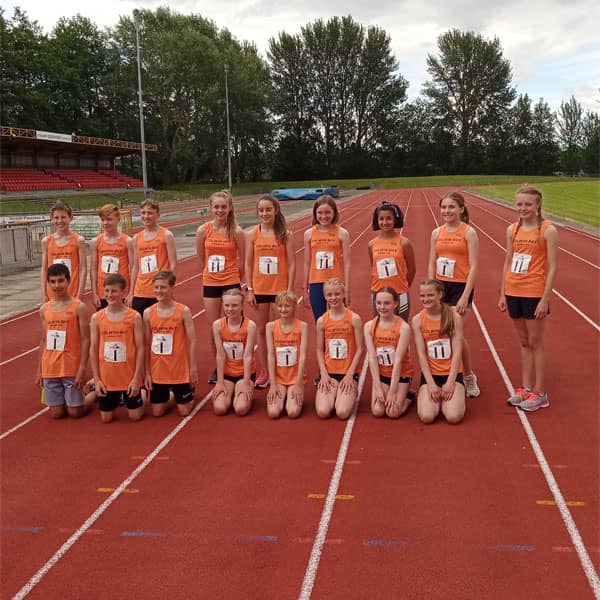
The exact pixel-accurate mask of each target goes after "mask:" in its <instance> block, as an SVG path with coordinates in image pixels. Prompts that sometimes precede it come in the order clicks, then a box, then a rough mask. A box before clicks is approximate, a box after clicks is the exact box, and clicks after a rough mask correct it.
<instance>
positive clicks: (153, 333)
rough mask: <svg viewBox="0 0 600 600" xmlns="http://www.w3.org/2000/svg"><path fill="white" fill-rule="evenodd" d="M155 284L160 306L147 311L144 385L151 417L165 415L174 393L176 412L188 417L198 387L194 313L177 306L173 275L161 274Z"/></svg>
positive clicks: (165, 272)
mask: <svg viewBox="0 0 600 600" xmlns="http://www.w3.org/2000/svg"><path fill="white" fill-rule="evenodd" d="M153 282H154V294H155V296H156V299H157V300H158V302H157V304H154V305H153V306H151V307H150V308H147V309H146V310H145V311H144V334H145V344H146V375H145V385H146V389H147V390H149V391H150V403H151V404H152V414H153V415H154V416H155V417H162V416H163V415H164V414H165V412H166V411H167V405H168V404H167V403H168V401H169V394H170V392H172V393H173V396H174V398H175V402H176V404H177V411H178V412H179V414H180V415H181V416H182V417H187V416H188V415H189V414H190V412H191V411H192V407H193V406H194V402H193V400H194V386H197V385H198V383H199V382H198V369H197V366H196V332H195V330H194V323H193V321H192V312H191V311H190V309H189V308H188V307H187V306H185V305H184V304H180V303H179V302H175V299H174V298H173V288H174V286H175V275H174V274H173V273H171V271H159V272H158V273H157V274H156V275H155V276H154V277H153Z"/></svg>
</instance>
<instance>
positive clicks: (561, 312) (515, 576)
mask: <svg viewBox="0 0 600 600" xmlns="http://www.w3.org/2000/svg"><path fill="white" fill-rule="evenodd" d="M444 191H445V190H440V189H435V190H433V189H430V190H403V191H398V192H372V193H370V194H367V195H365V196H362V197H360V198H357V199H354V200H351V201H348V202H345V203H344V204H342V205H341V213H342V217H341V218H342V222H343V225H344V226H345V227H347V228H348V230H349V231H350V235H351V239H353V240H354V245H353V248H352V253H353V281H352V292H353V297H352V305H353V308H355V309H356V310H357V311H358V312H359V313H360V314H361V315H362V316H363V318H366V317H367V316H368V315H369V310H370V309H369V298H368V296H369V291H368V258H367V252H366V244H367V242H368V240H369V239H370V238H371V237H372V235H373V234H372V232H371V231H370V230H369V229H368V226H369V223H370V220H371V213H372V208H373V206H374V205H376V204H377V203H378V202H379V201H380V200H381V199H383V198H386V199H391V198H394V199H395V200H396V201H397V202H398V203H399V204H400V205H401V206H402V207H403V208H404V209H405V211H406V210H407V211H408V212H407V225H406V227H405V230H404V231H405V234H406V235H407V236H408V237H409V238H410V239H411V240H412V242H413V244H414V246H415V253H416V257H417V280H418V279H420V278H422V277H423V276H424V274H425V271H426V261H427V253H428V246H429V236H430V232H431V229H432V228H433V227H434V226H435V222H434V218H433V215H432V212H431V210H430V206H431V208H432V209H433V214H435V215H436V216H437V212H438V211H437V210H436V205H437V199H438V198H439V197H440V196H441V194H442V193H443V192H444ZM469 210H470V214H471V218H472V221H473V223H474V224H475V226H477V227H479V228H480V230H479V237H480V245H481V263H482V269H481V275H480V277H479V279H478V282H477V284H476V305H477V307H478V310H479V312H480V314H481V318H482V319H483V321H484V323H485V326H486V327H487V329H488V331H489V334H490V336H491V339H492V341H493V343H494V345H495V347H496V349H497V350H498V354H499V357H500V360H501V361H502V362H503V364H504V366H505V367H506V369H507V371H508V375H509V377H510V378H511V380H512V382H513V383H516V384H518V383H519V378H520V375H519V362H518V358H519V353H518V346H517V341H516V336H515V334H514V333H513V331H512V326H511V325H510V322H509V319H508V317H506V316H505V315H501V314H500V313H499V312H498V311H497V309H496V302H497V295H498V288H499V273H500V270H501V267H502V261H503V252H502V251H501V250H500V248H498V246H497V245H496V244H495V243H494V242H493V241H492V240H491V239H489V238H488V237H487V236H490V237H491V238H492V239H493V240H495V241H496V242H498V243H499V244H500V245H502V246H503V245H504V238H505V234H504V232H505V230H506V222H505V221H504V220H503V219H506V220H514V213H512V211H511V210H510V209H506V208H503V207H500V206H496V205H494V204H490V203H486V202H484V201H482V200H479V199H477V198H474V197H473V198H469ZM307 226H308V219H306V218H305V219H301V220H299V221H297V222H296V223H294V224H293V229H294V231H295V232H296V234H295V236H294V240H295V243H296V247H297V248H298V249H299V250H300V249H301V239H302V232H303V230H304V229H305V228H306V227H307ZM361 234H362V235H361ZM485 234H487V236H486V235H485ZM559 235H560V245H561V247H562V248H564V249H565V250H566V251H568V252H570V253H573V254H576V255H578V256H579V257H581V258H583V259H585V260H586V261H588V262H591V263H593V264H595V265H597V264H598V248H599V246H598V241H597V240H593V239H591V238H590V237H588V236H584V235H582V234H578V233H575V232H571V231H568V230H564V229H561V230H560V231H559ZM298 267H299V272H298V280H297V281H298V282H300V279H301V277H302V254H301V253H299V255H298ZM195 270H196V264H195V261H194V260H193V259H190V260H187V261H184V262H182V263H181V264H180V265H179V266H178V279H179V280H180V281H182V282H184V280H186V279H187V278H188V277H192V276H193V275H194V274H195ZM597 280H598V269H597V268H594V267H593V266H591V265H589V264H587V263H586V262H583V261H581V260H579V259H578V258H576V257H574V256H572V254H568V253H567V252H561V253H560V267H559V277H558V280H557V283H556V289H557V291H558V292H560V293H561V294H562V295H563V296H565V297H566V298H567V299H568V300H570V301H571V302H572V303H573V304H575V305H576V306H577V307H578V308H579V309H580V310H581V311H583V312H584V313H585V314H586V315H587V316H588V317H589V318H590V319H591V320H592V321H593V322H595V323H598V322H599V320H600V314H599V306H600V303H599V297H598V293H599V292H598V286H597V285H596V282H597ZM413 287H414V289H413V294H412V298H411V301H412V311H411V312H412V314H414V313H415V312H416V310H417V306H418V299H417V294H416V286H413ZM177 298H178V300H179V301H182V302H184V303H186V304H188V305H189V306H190V307H191V309H192V312H193V313H194V314H195V313H198V312H200V311H201V310H202V300H201V297H200V294H199V290H198V283H197V280H196V279H191V280H189V281H187V282H184V283H182V285H180V286H179V287H178V292H177ZM300 315H301V318H304V319H305V320H307V321H308V322H309V323H311V322H312V317H311V315H310V313H309V312H308V311H307V310H306V309H304V308H302V309H300ZM195 323H196V330H197V333H198V335H199V339H200V340H201V344H202V340H206V336H207V335H208V324H207V323H206V321H205V319H204V317H203V315H199V316H198V318H196V320H195ZM0 332H1V334H2V340H3V344H2V361H5V360H9V359H11V358H12V357H13V356H16V355H18V354H20V353H21V352H23V351H25V350H27V349H29V348H31V347H33V346H35V345H36V344H37V342H38V339H39V326H38V322H37V315H32V316H29V317H25V318H23V319H20V320H18V321H13V322H11V323H9V324H7V325H3V326H1V328H0ZM466 334H467V336H468V337H469V340H470V342H471V348H472V352H473V356H474V359H473V360H474V365H475V370H476V372H477V373H478V375H479V380H480V385H481V388H482V395H481V396H480V398H478V399H472V400H469V401H468V411H467V416H466V419H465V421H464V423H463V424H461V425H460V426H457V427H450V426H447V425H446V424H444V423H437V424H434V425H433V426H424V425H421V424H420V423H419V421H418V419H417V418H416V414H415V411H414V410H412V411H410V413H409V414H408V415H407V416H406V417H405V418H403V419H401V420H400V421H399V422H392V421H389V420H376V419H374V418H372V417H371V416H370V414H369V390H370V382H369V379H367V381H366V384H365V388H364V391H363V394H362V399H361V402H360V405H359V409H358V417H357V419H356V421H355V424H354V429H353V430H352V437H351V438H350V443H349V447H348V454H347V456H346V464H345V465H344V469H343V473H342V477H341V482H340V486H339V489H338V490H337V494H339V495H342V498H346V499H342V498H340V499H339V500H336V501H335V503H334V510H333V513H332V518H331V521H330V522H329V523H328V525H329V529H328V530H326V535H327V539H326V541H325V544H324V546H323V552H322V555H321V557H320V562H318V563H317V565H318V570H316V579H315V580H314V587H313V588H312V597H313V598H428V599H429V598H460V599H462V598H523V599H525V598H532V597H535V596H540V597H543V598H573V597H577V598H579V599H583V598H593V597H594V595H593V592H592V589H591V587H590V584H589V582H588V580H587V579H586V576H585V574H584V571H583V569H582V566H581V563H580V560H579V558H578V556H577V554H576V553H575V552H574V550H573V542H572V540H571V538H570V537H569V534H568V532H567V529H566V528H565V525H564V523H563V520H562V518H561V515H560V513H559V511H558V510H557V508H556V507H555V506H549V505H544V504H538V503H537V502H538V501H547V500H552V499H553V496H552V494H551V492H550V490H549V488H548V485H547V483H546V480H545V479H544V476H543V475H542V472H541V469H540V468H539V467H538V466H537V460H536V458H535V456H534V453H533V451H532V449H531V446H530V444H529V441H528V439H527V436H526V434H525V432H524V429H523V427H522V425H521V422H520V420H519V419H518V416H517V414H516V412H515V409H512V408H509V407H507V406H506V405H505V403H504V402H505V398H506V396H507V391H506V387H505V384H504V382H503V380H502V378H501V376H500V374H499V371H498V368H497V366H496V363H495V362H494V360H493V358H492V355H491V352H490V351H489V347H488V345H487V343H486V341H485V339H484V337H483V335H482V332H481V329H480V327H479V326H478V324H477V321H476V319H475V316H474V315H472V316H471V317H470V318H469V322H468V324H467V328H466ZM547 345H548V347H549V348H550V349H551V352H550V360H549V373H548V388H549V390H550V394H551V401H552V407H551V408H550V410H548V411H540V412H539V413H536V414H534V415H531V416H530V417H529V419H530V422H531V423H532V427H533V430H534V433H535V436H536V437H537V440H538V441H539V443H540V445H541V447H542V449H543V452H544V453H545V456H546V458H547V460H548V463H549V464H550V466H551V468H552V471H553V473H554V476H555V477H556V480H557V483H558V486H559V488H560V490H561V491H562V493H563V495H564V498H565V499H566V500H567V501H575V502H581V503H583V505H581V506H572V507H570V511H571V514H572V516H573V519H574V521H575V524H576V526H577V528H578V530H579V533H580V534H581V536H582V538H583V542H584V544H585V546H586V547H587V551H588V552H589V555H590V557H591V560H592V561H593V564H594V565H595V568H596V569H598V565H599V563H600V554H599V548H598V546H600V544H599V542H598V540H599V533H600V532H599V528H598V519H597V515H598V509H599V497H598V496H599V491H598V490H599V489H600V481H599V471H598V467H599V465H598V451H597V449H598V447H599V446H600V444H599V439H598V437H599V436H598V426H597V425H598V403H597V394H598V389H599V385H598V384H599V381H598V371H597V356H598V354H597V352H598V331H597V329H594V328H593V326H592V325H590V323H589V322H587V321H586V320H584V318H582V317H581V316H580V315H579V314H577V313H576V312H575V311H574V310H573V309H572V308H571V307H569V306H568V305H567V304H565V302H563V301H562V300H561V299H560V298H559V297H558V296H555V297H553V299H552V316H551V319H550V322H549V326H548V329H547ZM207 347H208V345H207ZM309 350H310V351H309V356H310V357H311V359H310V360H309V367H308V368H309V375H313V374H314V373H316V360H315V359H314V340H313V341H312V343H311V347H310V349H309ZM35 361H37V355H36V353H31V354H28V355H26V356H24V357H22V358H18V359H16V360H13V361H11V362H9V363H7V364H5V365H4V366H1V367H0V377H1V380H2V383H1V388H0V389H1V392H2V398H3V401H2V406H1V407H0V417H1V420H2V428H1V429H2V432H6V431H7V430H9V429H10V428H12V427H13V426H15V425H17V424H18V423H20V422H21V421H23V419H25V418H27V417H28V416H30V415H32V414H33V413H35V412H36V411H38V410H39V409H40V405H39V403H38V398H39V393H38V391H37V390H36V389H35V388H34V386H33V384H32V379H33V373H34V370H35V364H36V363H35ZM211 369H212V361H210V360H209V361H203V362H202V363H201V375H202V379H205V376H206V375H207V374H208V372H209V371H210V370H211ZM309 378H310V377H309ZM310 379H312V378H310ZM307 389H308V400H307V405H306V407H305V412H304V415H303V416H302V417H301V419H300V420H298V421H294V422H292V421H290V420H288V419H281V420H279V421H277V422H272V421H269V420H268V419H267V417H266V410H265V403H264V395H265V394H264V392H260V393H258V394H257V401H256V405H255V408H254V410H253V412H252V414H251V415H249V416H248V417H245V418H237V417H234V416H227V417H223V418H217V417H215V416H213V414H212V411H211V410H210V405H209V404H207V405H205V406H204V407H203V408H202V409H201V410H200V411H199V413H198V414H197V415H196V416H194V417H193V418H192V419H190V420H189V421H188V422H187V424H186V426H185V427H184V428H183V429H182V430H181V433H179V434H178V435H177V436H176V437H175V438H174V439H173V441H171V442H170V443H169V445H167V446H166V447H165V448H164V449H163V450H162V451H161V452H160V453H159V454H158V456H157V457H156V458H155V459H154V460H152V461H151V462H150V464H149V465H148V467H147V468H146V469H145V470H143V471H142V472H141V474H140V475H139V476H138V477H137V478H135V479H134V480H133V481H132V482H131V483H130V484H129V485H128V486H127V488H128V490H127V492H128V493H124V494H122V495H120V496H119V497H118V498H117V499H116V500H115V501H114V503H112V504H111V505H110V507H109V508H108V509H107V510H106V512H104V513H103V514H102V515H101V516H100V517H99V518H98V519H97V520H96V521H95V522H94V523H93V524H92V525H91V526H90V528H89V529H87V531H86V533H84V534H83V535H82V536H81V537H80V538H79V539H77V541H75V542H74V543H73V545H72V546H71V547H70V549H68V550H67V551H66V552H65V553H64V555H63V556H62V557H61V558H60V559H59V560H58V561H57V562H56V563H55V565H54V566H52V567H51V568H49V570H48V571H47V574H44V575H43V576H42V577H41V579H40V580H39V583H37V585H35V586H34V587H33V588H32V591H31V597H33V598H84V597H85V598H95V597H102V598H103V599H111V598H123V597H125V596H133V597H146V598H165V597H169V598H174V599H180V598H181V599H183V598H227V599H229V598H244V599H246V598H261V599H264V598H276V599H283V598H297V597H298V595H299V593H300V590H301V587H302V582H303V579H304V578H305V573H306V572H307V564H308V561H309V555H310V554H311V549H312V547H313V539H314V538H315V536H316V534H317V527H318V525H319V521H320V519H321V513H322V510H323V504H324V500H323V499H319V498H309V495H311V494H327V492H328V488H329V485H330V480H331V478H332V471H333V470H334V465H333V463H334V462H335V460H336V456H337V454H338V451H339V448H340V443H341V440H342V436H343V433H344V430H345V429H346V427H347V426H346V423H342V422H339V421H337V420H329V421H321V420H319V419H318V418H317V417H316V415H315V414H314V404H313V393H314V392H313V388H312V387H310V388H307ZM200 392H201V394H202V395H204V394H205V393H206V392H208V386H206V387H205V388H204V389H201V390H200ZM180 423H181V420H180V419H179V418H178V417H176V416H175V415H174V414H170V415H168V416H167V417H165V418H163V419H160V420H158V419H157V420H153V419H151V418H147V419H145V420H144V421H143V422H142V423H139V424H131V423H128V422H127V421H126V420H125V417H124V415H119V420H118V421H117V422H115V423H113V424H111V425H108V426H107V425H102V424H101V423H100V422H99V418H98V415H97V414H92V415H90V416H88V417H86V418H85V419H83V420H81V421H72V420H63V421H59V422H49V419H48V417H47V415H42V416H41V417H40V418H37V419H36V420H33V421H32V422H30V423H28V424H26V425H25V426H23V427H22V428H20V429H18V430H17V431H15V432H14V433H11V434H10V435H8V436H6V437H5V439H3V440H2V441H0V444H1V446H0V448H1V450H2V476H3V491H2V522H1V526H2V532H1V534H2V550H3V552H2V581H1V589H0V594H1V595H2V597H7V598H8V597H10V596H12V595H14V594H15V593H17V592H18V591H19V589H21V588H22V586H24V585H25V584H26V583H27V582H28V580H29V579H30V578H31V577H32V576H33V575H34V574H35V573H36V572H37V571H38V569H40V568H41V567H42V566H44V565H46V564H47V561H49V559H50V558H51V557H53V555H55V553H56V551H57V550H58V549H59V548H60V547H61V545H62V544H63V543H64V542H65V541H66V540H68V539H69V537H70V536H71V534H72V533H73V531H75V530H78V529H79V528H81V526H82V525H83V524H84V522H85V521H86V519H88V517H90V515H91V514H92V513H93V512H94V511H95V510H96V509H97V508H98V507H99V506H100V504H101V503H102V502H103V501H104V500H105V499H106V498H107V497H108V496H109V493H108V492H99V491H97V490H98V489H99V488H116V487H117V486H119V484H121V482H122V481H124V480H125V478H126V477H128V476H129V475H130V474H131V473H132V471H133V470H134V469H135V468H136V467H137V466H138V465H139V464H140V463H141V462H142V459H140V457H145V456H146V455H149V454H150V453H151V452H152V451H153V449H154V448H155V447H156V446H157V444H159V443H160V442H161V440H163V439H164V438H165V436H166V435H168V434H169V433H170V432H171V430H172V429H173V428H174V427H176V426H177V425H178V424H180ZM334 491H335V490H334ZM306 597H308V596H306Z"/></svg>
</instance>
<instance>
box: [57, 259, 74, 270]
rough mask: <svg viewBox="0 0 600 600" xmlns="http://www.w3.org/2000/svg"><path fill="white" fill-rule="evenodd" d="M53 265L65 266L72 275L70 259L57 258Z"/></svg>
mask: <svg viewBox="0 0 600 600" xmlns="http://www.w3.org/2000/svg"><path fill="white" fill-rule="evenodd" d="M52 264H53V265H65V267H67V269H69V273H72V272H73V270H72V268H71V259H70V258H55V259H54V260H53V261H52Z"/></svg>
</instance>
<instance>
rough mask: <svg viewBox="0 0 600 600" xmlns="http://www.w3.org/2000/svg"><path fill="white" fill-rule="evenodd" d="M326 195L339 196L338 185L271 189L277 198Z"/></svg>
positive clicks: (307, 197)
mask: <svg viewBox="0 0 600 600" xmlns="http://www.w3.org/2000/svg"><path fill="white" fill-rule="evenodd" d="M324 195H327V196H333V197H334V198H338V197H339V195H340V191H339V189H338V187H337V185H330V186H325V187H319V188H281V189H278V190H272V191H271V196H273V198H277V200H316V199H317V198H319V197H320V196H324Z"/></svg>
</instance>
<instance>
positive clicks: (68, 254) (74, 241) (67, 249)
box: [46, 232, 79, 300]
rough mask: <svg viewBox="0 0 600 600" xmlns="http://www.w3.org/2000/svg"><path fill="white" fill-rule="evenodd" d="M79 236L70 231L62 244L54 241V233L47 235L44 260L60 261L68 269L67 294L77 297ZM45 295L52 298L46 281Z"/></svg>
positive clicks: (51, 263) (49, 261) (53, 262)
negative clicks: (69, 275)
mask: <svg viewBox="0 0 600 600" xmlns="http://www.w3.org/2000/svg"><path fill="white" fill-rule="evenodd" d="M78 239H79V236H78V235H77V234H76V233H75V232H71V235H70V237H69V240H68V241H67V243H66V244H65V245H64V246H59V245H58V244H57V243H56V238H55V237H54V235H49V236H48V238H47V240H46V261H47V265H48V266H50V265H54V264H56V263H60V264H63V265H65V266H66V267H67V268H68V269H69V273H70V274H71V280H70V281H69V296H73V297H74V298H76V297H77V292H78V291H79V245H78V243H79V242H78ZM46 295H47V296H48V298H50V300H52V298H54V292H53V291H52V290H51V289H50V286H49V285H48V283H47V282H46Z"/></svg>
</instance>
